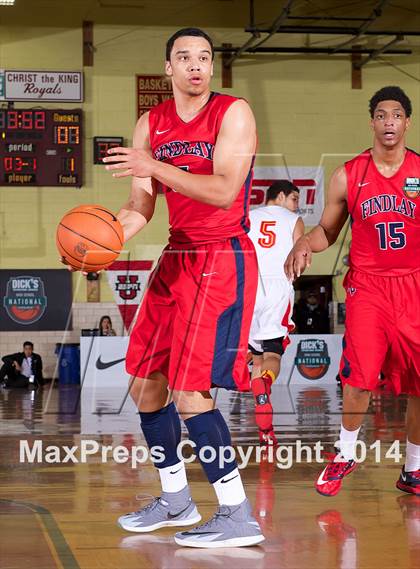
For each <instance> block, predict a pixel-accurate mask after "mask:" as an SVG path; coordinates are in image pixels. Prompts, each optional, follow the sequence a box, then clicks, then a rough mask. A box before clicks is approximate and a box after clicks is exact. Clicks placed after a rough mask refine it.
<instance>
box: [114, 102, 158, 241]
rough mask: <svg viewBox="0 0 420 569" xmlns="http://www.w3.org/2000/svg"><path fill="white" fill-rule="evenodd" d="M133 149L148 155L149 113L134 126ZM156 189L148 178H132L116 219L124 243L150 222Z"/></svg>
mask: <svg viewBox="0 0 420 569" xmlns="http://www.w3.org/2000/svg"><path fill="white" fill-rule="evenodd" d="M133 147H134V149H141V150H143V151H144V152H146V153H148V154H149V155H150V153H151V149H150V142H149V113H145V114H144V115H142V116H141V117H140V119H139V121H138V123H137V125H136V128H135V130H134V136H133ZM155 203H156V188H155V185H154V184H153V182H152V179H151V177H150V176H148V177H144V178H140V177H134V176H133V178H132V181H131V191H130V195H129V197H128V200H127V201H126V203H125V204H124V205H123V206H122V207H121V209H120V211H119V212H118V213H117V218H118V220H119V222H120V223H121V225H122V227H123V230H124V241H125V242H126V241H128V240H129V239H131V237H133V235H135V234H136V233H138V232H139V231H140V230H141V229H143V227H145V225H146V224H147V223H148V222H149V221H150V219H151V218H152V216H153V213H154V211H155Z"/></svg>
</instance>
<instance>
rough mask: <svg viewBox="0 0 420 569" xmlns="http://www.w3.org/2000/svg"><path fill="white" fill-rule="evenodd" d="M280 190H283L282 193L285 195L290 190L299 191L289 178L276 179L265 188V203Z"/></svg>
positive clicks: (288, 193)
mask: <svg viewBox="0 0 420 569" xmlns="http://www.w3.org/2000/svg"><path fill="white" fill-rule="evenodd" d="M280 192H283V194H284V195H285V196H286V197H287V196H289V195H290V194H291V193H292V192H297V193H299V188H298V187H296V186H295V185H294V184H292V182H290V181H289V180H276V181H275V182H274V183H273V184H271V186H270V187H269V188H268V190H267V195H266V196H265V203H268V202H269V201H270V200H275V199H276V197H277V196H278V195H279V193H280Z"/></svg>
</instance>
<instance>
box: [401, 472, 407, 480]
mask: <svg viewBox="0 0 420 569" xmlns="http://www.w3.org/2000/svg"><path fill="white" fill-rule="evenodd" d="M401 478H402V479H403V480H404V482H407V477H406V475H405V474H403V473H402V472H401Z"/></svg>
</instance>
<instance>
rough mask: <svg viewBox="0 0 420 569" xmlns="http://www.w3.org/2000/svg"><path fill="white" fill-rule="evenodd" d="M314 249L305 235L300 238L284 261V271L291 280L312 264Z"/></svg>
mask: <svg viewBox="0 0 420 569" xmlns="http://www.w3.org/2000/svg"><path fill="white" fill-rule="evenodd" d="M311 261H312V250H311V248H310V246H309V242H308V240H307V238H306V237H305V236H303V237H301V238H300V239H298V240H297V241H296V243H295V246H294V247H293V249H292V250H291V251H290V253H289V255H288V256H287V259H286V262H285V263H284V272H285V273H286V276H287V278H288V279H289V280H290V281H294V280H295V279H297V278H298V277H300V275H301V274H302V273H303V272H304V271H305V269H307V268H309V267H310V266H311Z"/></svg>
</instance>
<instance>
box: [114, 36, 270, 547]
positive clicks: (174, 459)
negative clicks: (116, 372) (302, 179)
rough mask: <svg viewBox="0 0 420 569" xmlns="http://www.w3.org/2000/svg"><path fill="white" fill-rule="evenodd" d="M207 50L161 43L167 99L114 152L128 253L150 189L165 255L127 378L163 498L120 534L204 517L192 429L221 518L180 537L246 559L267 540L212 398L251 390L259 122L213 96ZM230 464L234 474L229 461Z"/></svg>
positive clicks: (241, 104)
mask: <svg viewBox="0 0 420 569" xmlns="http://www.w3.org/2000/svg"><path fill="white" fill-rule="evenodd" d="M212 73H213V45H212V41H211V39H210V38H209V36H208V35H207V34H205V33H204V32H203V31H201V30H199V29H196V28H188V29H183V30H179V31H178V32H177V33H175V34H174V35H173V36H172V37H171V38H170V39H169V41H168V43H167V51H166V74H167V75H168V76H169V77H171V79H172V88H173V94H174V98H173V99H171V100H168V101H166V102H164V103H162V104H160V105H159V106H157V107H155V108H153V109H152V110H151V111H150V112H149V113H146V114H144V115H143V116H142V117H141V118H140V119H139V121H138V123H137V126H136V128H135V131H134V141H133V148H115V149H113V150H112V152H110V155H111V156H109V157H108V158H106V159H105V160H104V161H105V162H106V163H107V169H108V170H110V171H113V172H114V176H115V177H124V176H131V177H132V189H131V195H130V198H129V200H128V202H127V203H126V204H125V205H124V206H123V208H122V209H121V211H120V212H119V214H118V217H119V220H120V221H121V223H122V225H123V227H124V232H125V239H130V238H131V237H132V236H133V235H134V234H136V233H137V232H138V231H139V230H141V229H142V228H143V227H144V226H145V225H146V223H147V222H148V221H149V220H150V218H151V217H152V215H153V210H154V206H155V200H156V184H157V183H159V184H160V185H161V187H162V188H163V191H164V193H165V197H166V200H167V204H168V209H169V221H170V237H169V244H168V246H167V247H166V248H165V249H164V252H163V254H162V256H161V258H160V260H159V263H158V265H157V267H156V269H155V270H154V272H153V274H152V276H151V279H150V282H149V286H148V290H147V292H146V294H145V297H144V300H143V303H142V306H141V310H140V313H139V316H138V319H137V322H136V325H135V327H134V329H133V331H132V334H131V338H130V344H129V348H128V352H127V357H126V367H127V370H128V372H129V373H130V374H131V375H132V386H131V395H132V397H133V398H134V401H135V402H136V404H137V405H138V409H139V412H140V420H141V427H142V430H143V433H144V436H145V438H146V441H147V444H148V446H149V448H153V447H160V448H161V449H163V455H164V460H161V461H160V462H159V463H157V462H156V466H157V467H158V471H159V475H160V480H161V485H162V494H161V496H160V497H159V498H156V499H155V500H154V501H153V502H152V503H151V504H149V505H148V506H147V507H146V508H143V509H142V510H139V511H137V512H133V513H132V514H128V515H126V516H122V517H121V518H120V519H119V524H120V525H121V526H122V527H123V528H124V529H126V530H128V531H133V532H147V531H153V530H154V529H158V528H161V527H164V526H188V525H193V524H195V523H197V522H198V521H199V520H200V519H201V516H200V514H199V513H198V511H197V508H196V506H195V504H194V502H193V501H192V499H191V495H190V491H189V487H188V483H187V478H186V472H185V466H184V462H183V460H182V457H180V456H179V453H178V452H177V451H178V445H179V443H180V439H181V426H180V420H179V415H178V413H179V414H180V415H181V416H182V418H183V420H184V422H185V425H186V427H187V429H188V433H189V438H190V440H191V441H192V442H193V444H194V445H195V450H196V453H197V454H198V456H199V459H200V461H201V463H202V466H203V468H204V470H205V473H206V475H207V478H208V480H209V482H210V483H211V484H212V485H213V487H214V490H215V492H216V495H217V498H218V501H219V509H218V511H217V513H216V514H215V516H214V517H213V518H212V519H211V520H210V521H208V522H207V523H205V524H203V525H201V526H199V527H197V528H194V529H192V530H190V531H184V532H180V533H178V534H176V536H175V541H176V542H177V543H178V544H180V545H186V546H191V547H233V546H243V545H254V544H257V543H260V542H261V541H263V540H264V537H263V535H262V533H261V529H260V527H259V525H258V523H257V521H256V520H255V519H254V517H253V516H252V513H251V508H250V504H249V502H248V500H247V499H246V496H245V492H244V489H243V486H242V482H241V476H240V473H239V471H238V468H237V464H236V462H235V461H234V460H233V457H230V456H229V455H228V454H227V455H226V458H227V460H226V461H224V460H223V453H224V447H228V446H230V445H231V439H230V433H229V430H228V427H227V425H226V423H225V421H224V419H223V416H222V415H221V413H220V412H219V410H218V409H215V404H214V401H213V400H212V398H211V395H210V388H211V387H212V386H220V387H225V388H227V389H238V390H243V391H245V390H248V389H249V377H248V371H247V368H246V355H247V341H248V334H249V328H250V324H251V318H252V311H253V306H254V301H255V294H256V288H257V261H256V255H255V250H254V248H253V245H252V242H251V241H250V239H249V238H248V236H247V235H246V234H247V232H248V229H249V224H248V208H249V197H250V189H251V180H252V163H253V156H254V154H255V148H256V128H255V120H254V116H253V114H252V111H251V109H250V108H249V106H248V104H247V103H246V102H245V101H244V100H241V99H237V98H235V97H231V96H229V95H222V94H218V93H213V92H211V91H210V79H211V75H212ZM229 459H230V460H229Z"/></svg>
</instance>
